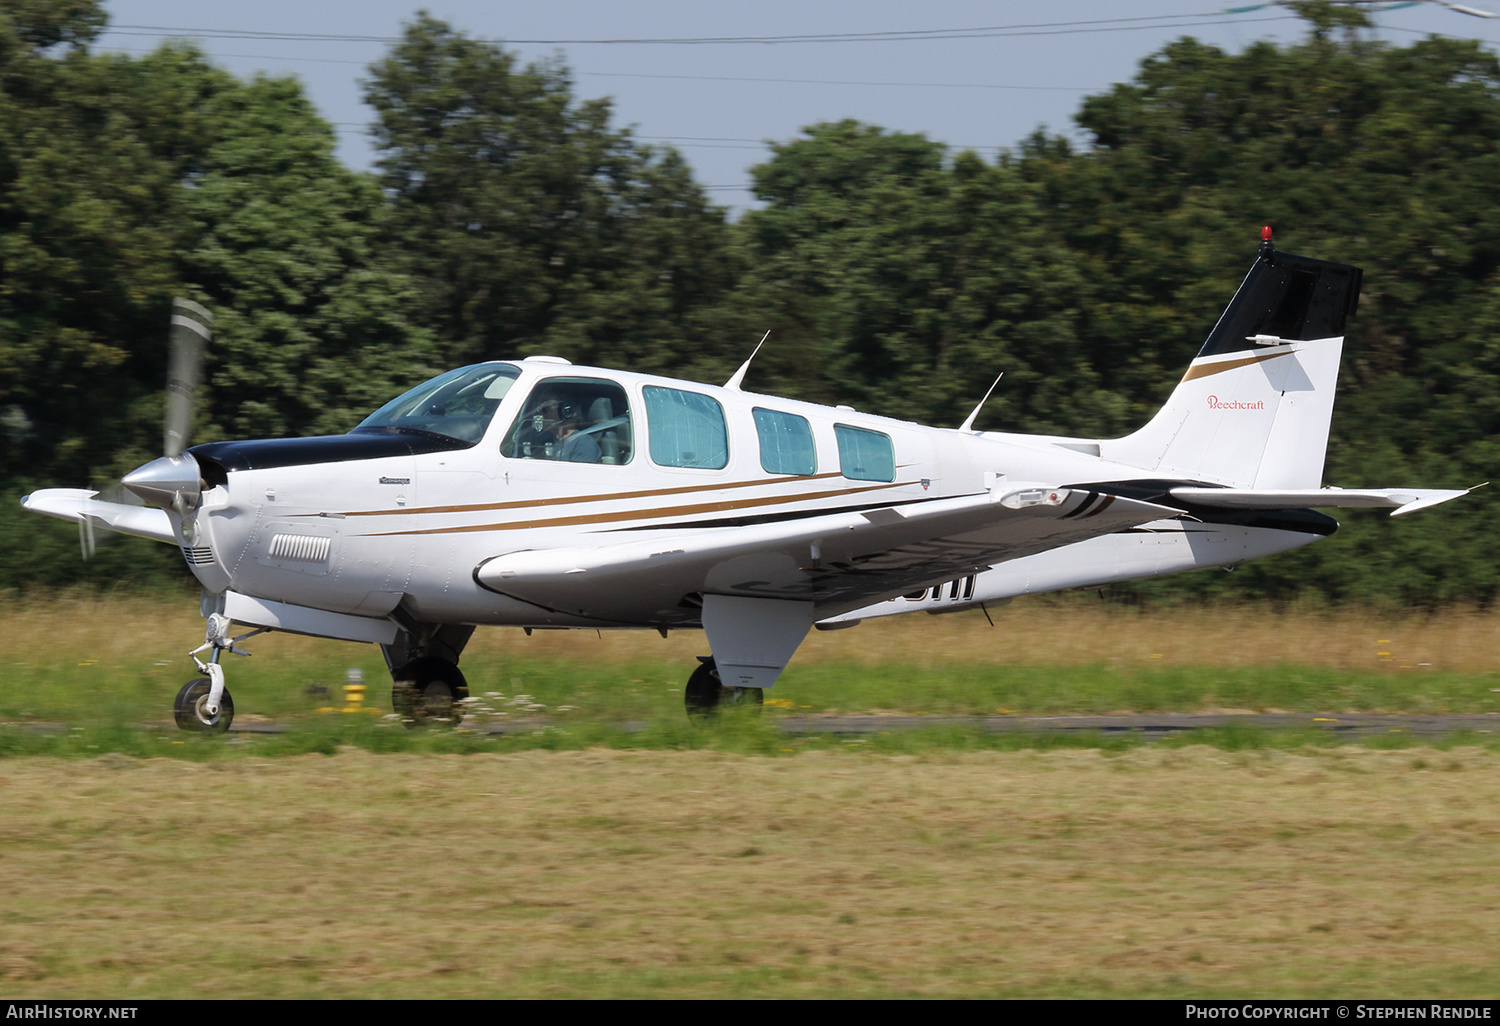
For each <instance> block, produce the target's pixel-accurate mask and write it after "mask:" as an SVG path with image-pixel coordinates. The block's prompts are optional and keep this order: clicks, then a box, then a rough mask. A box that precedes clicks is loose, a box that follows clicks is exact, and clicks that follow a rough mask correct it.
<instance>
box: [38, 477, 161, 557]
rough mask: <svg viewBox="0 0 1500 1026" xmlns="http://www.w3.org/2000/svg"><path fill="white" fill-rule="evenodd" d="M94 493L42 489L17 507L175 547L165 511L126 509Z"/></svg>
mask: <svg viewBox="0 0 1500 1026" xmlns="http://www.w3.org/2000/svg"><path fill="white" fill-rule="evenodd" d="M98 494H99V493H98V492H94V491H90V490H88V489H87V488H43V489H42V490H40V491H35V492H32V493H31V494H30V495H26V496H23V497H22V498H21V507H22V508H23V509H28V510H31V511H32V512H33V513H41V514H42V515H44V516H49V517H56V518H57V519H59V520H70V521H72V522H73V523H75V524H82V523H90V524H93V525H94V526H95V527H102V528H104V529H105V530H107V531H118V532H120V533H121V534H133V535H135V536H137V537H139V538H150V539H151V540H152V541H159V542H166V543H167V544H169V545H175V544H177V532H176V531H174V530H173V529H172V521H171V519H170V518H169V517H168V516H167V511H166V510H164V509H159V508H157V507H155V506H127V505H126V504H125V503H123V502H104V501H102V500H100V499H98V498H96V496H97V495H98Z"/></svg>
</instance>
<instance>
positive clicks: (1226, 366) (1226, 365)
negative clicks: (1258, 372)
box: [1182, 349, 1295, 381]
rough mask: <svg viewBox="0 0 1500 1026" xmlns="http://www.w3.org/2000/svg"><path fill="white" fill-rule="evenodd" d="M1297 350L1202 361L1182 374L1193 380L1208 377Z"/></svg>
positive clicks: (1185, 377) (1185, 378)
mask: <svg viewBox="0 0 1500 1026" xmlns="http://www.w3.org/2000/svg"><path fill="white" fill-rule="evenodd" d="M1293 352H1295V350H1291V349H1285V350H1282V351H1281V352H1279V353H1260V354H1258V355H1256V356H1247V357H1244V358H1243V359H1240V360H1225V361H1224V362H1223V363H1200V364H1198V365H1196V366H1193V367H1189V368H1188V369H1187V373H1186V374H1184V375H1183V376H1182V380H1183V381H1192V380H1193V379H1194V378H1206V377H1208V376H1209V375H1210V374H1218V373H1220V372H1221V371H1227V370H1234V369H1235V368H1236V367H1248V366H1250V365H1251V364H1252V363H1262V362H1264V361H1266V360H1274V359H1276V357H1278V356H1290V355H1291V354H1292V353H1293Z"/></svg>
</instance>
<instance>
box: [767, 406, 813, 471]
mask: <svg viewBox="0 0 1500 1026" xmlns="http://www.w3.org/2000/svg"><path fill="white" fill-rule="evenodd" d="M752 412H753V414H754V416H755V433H756V435H758V436H759V437H760V466H761V469H762V470H764V471H765V472H766V473H767V474H803V475H808V474H816V473H817V472H818V452H817V449H816V447H815V446H814V445H813V434H812V425H811V424H809V423H808V422H807V419H806V418H805V417H799V416H797V415H796V414H795V413H778V412H777V411H775V410H762V409H760V408H759V407H756V409H755V410H753V411H752Z"/></svg>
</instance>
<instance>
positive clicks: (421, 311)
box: [0, 0, 1500, 606]
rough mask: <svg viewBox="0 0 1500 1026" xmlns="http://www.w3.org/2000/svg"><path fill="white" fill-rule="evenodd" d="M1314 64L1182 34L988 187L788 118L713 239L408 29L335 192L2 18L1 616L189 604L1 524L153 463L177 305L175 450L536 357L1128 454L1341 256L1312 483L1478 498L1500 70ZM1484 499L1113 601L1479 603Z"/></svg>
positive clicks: (482, 62)
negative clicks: (1303, 262) (62, 490)
mask: <svg viewBox="0 0 1500 1026" xmlns="http://www.w3.org/2000/svg"><path fill="white" fill-rule="evenodd" d="M1298 6H1299V10H1300V11H1301V13H1302V14H1303V16H1304V18H1305V19H1306V22H1307V35H1306V38H1305V39H1303V40H1302V41H1301V42H1298V43H1296V44H1292V45H1286V46H1277V45H1273V44H1269V43H1257V44H1253V45H1251V46H1249V47H1248V48H1246V49H1245V50H1244V51H1243V52H1241V53H1227V52H1224V51H1221V50H1219V49H1217V48H1215V47H1212V46H1207V45H1205V44H1202V43H1200V42H1197V41H1194V40H1192V39H1186V38H1185V39H1181V40H1179V41H1177V42H1175V43H1172V44H1171V45H1169V46H1167V47H1166V48H1164V49H1163V50H1162V51H1161V52H1159V53H1156V54H1154V55H1152V56H1150V57H1148V58H1147V59H1146V60H1145V61H1143V62H1142V64H1141V67H1140V70H1139V72H1138V73H1137V75H1136V76H1135V77H1134V78H1133V79H1132V80H1131V81H1129V82H1126V83H1121V84H1119V85H1116V86H1114V87H1113V88H1112V89H1110V90H1109V91H1107V92H1105V93H1102V94H1099V95H1096V96H1091V97H1089V98H1087V99H1086V100H1085V101H1084V102H1083V104H1082V106H1081V108H1080V110H1079V112H1078V114H1077V120H1078V123H1079V125H1080V126H1081V127H1082V128H1083V129H1084V130H1085V132H1086V133H1087V135H1088V137H1089V140H1090V143H1089V145H1088V146H1086V147H1081V148H1080V147H1075V146H1073V145H1071V144H1069V143H1068V142H1067V141H1066V140H1064V139H1062V138H1060V137H1056V136H1049V135H1046V134H1044V133H1040V132H1039V133H1037V134H1035V135H1033V136H1032V137H1031V138H1029V139H1026V140H1024V141H1022V142H1021V143H1020V144H1019V145H1017V146H1016V147H1015V148H1014V149H1013V150H1010V151H1006V152H1003V153H1002V154H1001V156H999V157H998V158H997V159H995V160H992V161H987V160H984V159H982V158H980V157H979V156H977V155H976V154H974V153H972V152H967V151H966V152H956V153H955V152H952V151H950V150H948V149H947V148H946V147H944V146H943V145H941V144H939V143H936V142H934V141H932V140H930V139H928V138H926V137H925V136H922V135H917V134H907V133H898V132H891V131H887V130H884V129H882V128H879V127H877V126H873V125H867V124H860V123H855V122H838V123H829V124H821V125H814V126H811V127H809V128H807V129H805V130H804V131H803V133H802V134H800V135H799V136H798V137H797V138H794V139H791V140H787V141H784V142H778V143H773V144H771V146H770V154H769V157H768V159H767V160H765V162H763V163H762V164H760V165H759V166H757V167H755V168H754V169H753V171H752V174H753V178H754V190H755V194H756V196H757V198H758V200H759V201H760V204H759V206H758V207H757V208H756V209H754V210H751V211H749V212H748V213H746V214H745V215H744V216H743V217H741V218H740V219H739V220H738V221H737V222H732V221H730V219H729V218H728V216H727V214H726V212H725V211H724V210H723V209H722V208H719V207H716V206H715V205H713V204H712V203H711V202H709V200H708V199H707V197H706V194H705V192H704V190H703V188H702V187H701V186H700V185H699V184H698V183H697V182H696V181H695V180H694V178H693V175H692V172H691V169H690V168H689V167H688V166H687V164H686V163H685V162H684V161H683V159H682V158H681V156H680V155H679V154H678V153H677V152H676V151H674V150H672V149H670V148H663V147H653V146H646V145H643V144H641V143H640V142H638V141H637V140H636V139H634V138H633V137H632V135H631V133H630V132H629V131H628V130H626V129H621V128H618V127H616V126H614V125H613V124H612V115H611V110H610V105H609V102H608V101H607V100H583V99H580V98H578V97H577V96H576V94H575V90H574V88H573V83H572V81H571V79H570V77H569V73H568V69H567V68H566V67H565V66H564V65H562V64H561V63H559V62H557V61H542V62H536V63H531V64H523V63H522V62H521V61H520V60H519V59H518V58H517V57H516V56H515V55H514V54H512V53H509V52H507V51H505V50H504V49H503V48H501V47H498V46H495V45H493V44H490V43H487V42H482V41H478V40H475V39H472V38H469V37H467V36H465V35H464V34H463V33H461V32H458V31H456V30H454V29H453V28H451V27H450V26H448V25H446V24H444V23H442V22H440V21H438V20H436V19H434V18H431V17H430V16H427V15H425V14H418V15H416V16H415V17H414V18H413V20H412V21H411V22H410V23H409V24H408V25H407V26H406V28H405V31H404V34H403V36H402V38H401V39H400V41H399V42H397V43H396V44H394V45H393V46H392V47H391V48H390V49H389V51H388V52H387V53H386V54H385V56H383V57H382V58H381V59H380V60H379V61H377V62H376V63H375V64H374V65H372V66H371V67H370V69H369V71H368V77H367V79H366V82H365V94H366V100H367V101H368V102H369V104H370V105H371V107H372V108H373V109H374V111H375V122H374V125H373V126H372V133H373V138H374V141H375V146H376V151H377V155H378V159H377V165H376V169H375V171H374V172H372V173H359V172H354V171H351V170H350V169H348V168H345V167H344V166H342V165H341V164H340V163H339V162H338V161H337V160H336V159H335V157H334V136H333V131H332V129H331V127H330V126H329V125H328V124H327V122H325V121H324V120H323V119H322V118H321V117H319V116H318V114H317V112H316V110H315V109H314V108H313V107H312V105H311V104H310V103H309V102H308V100H307V98H306V96H305V94H304V93H303V91H302V88H301V86H300V84H299V83H297V82H296V81H295V80H293V79H285V78H270V77H264V76H257V77H255V78H253V79H250V80H244V79H240V78H237V77H235V76H232V75H230V74H228V73H226V72H224V71H222V70H220V69H217V68H215V67H214V66H213V64H212V63H211V62H210V61H209V60H208V58H207V57H206V56H205V55H204V54H203V53H202V52H201V51H199V50H198V49H196V48H195V47H193V46H191V45H187V44H182V43H173V44H168V45H165V46H162V47H160V48H159V49H157V50H156V51H155V52H153V53H150V54H148V55H145V56H142V57H127V56H123V55H119V54H110V53H102V52H95V50H94V49H92V44H93V43H94V41H95V40H96V39H97V37H98V34H99V33H100V32H101V31H102V30H103V27H104V25H105V18H104V15H103V12H102V8H101V6H100V4H99V3H98V2H97V0H0V435H3V438H0V441H3V446H4V453H5V457H4V461H3V464H0V490H3V494H0V499H3V503H0V587H12V588H13V587H17V586H29V585H35V586H47V585H53V584H58V583H63V582H67V581H72V580H83V579H88V580H95V581H102V582H113V581H131V580H141V579H148V578H151V577H153V576H159V575H164V574H167V575H170V574H174V573H180V568H176V565H175V561H176V554H175V553H173V552H171V551H170V550H169V549H167V548H166V547H164V546H152V545H151V544H150V543H139V544H137V543H135V542H134V541H132V540H119V541H117V542H115V543H112V544H109V545H106V546H103V547H101V549H100V552H99V554H98V555H97V556H96V557H95V559H94V560H92V561H91V562H89V563H87V564H85V563H82V562H81V561H80V560H79V559H78V557H77V554H76V553H77V547H76V543H75V541H74V539H73V535H72V534H71V533H70V531H69V529H68V528H67V526H66V525H61V524H57V523H55V522H51V521H45V520H43V519H42V518H38V517H35V516H30V515H26V514H24V513H22V512H21V511H20V510H19V508H18V506H17V504H16V499H17V498H18V497H19V496H20V495H21V494H23V493H24V492H25V491H27V490H29V489H30V488H33V487H41V486H45V485H66V486H84V485H88V486H92V487H100V488H105V489H106V490H107V489H108V488H109V487H111V486H112V485H113V483H114V482H115V481H116V480H117V479H118V477H119V475H120V474H121V473H122V472H124V471H126V470H128V469H130V468H131V467H133V466H136V465H138V464H140V463H142V462H145V461H146V460H148V459H150V458H151V457H152V456H154V455H156V454H157V453H158V452H159V450H160V446H161V423H162V383H163V381H164V378H165V369H166V348H167V332H166V327H165V326H166V324H167V322H168V317H169V309H170V303H171V298H172V296H174V295H185V296H188V297H190V298H193V299H195V300H197V301H198V302H200V303H202V304H204V305H205V306H207V307H208V308H209V309H210V310H212V311H213V313H214V315H215V319H216V320H215V336H214V342H213V345H212V348H211V351H210V354H209V359H208V365H207V368H206V374H205V378H206V380H205V383H204V386H205V387H204V389H203V392H202V395H201V397H200V410H199V415H198V427H197V429H196V431H195V436H194V440H195V441H200V442H201V441H210V440H214V439H219V438H231V437H253V436H260V437H264V436H280V435H295V434H310V433H332V432H338V431H343V430H347V429H348V428H349V427H351V426H352V425H353V424H354V423H356V422H357V421H358V420H360V419H361V418H362V417H363V416H364V415H366V414H367V413H368V412H369V411H370V410H372V409H374V408H375V407H376V406H378V405H379V404H380V403H381V402H383V401H384V400H385V399H387V398H389V397H390V396H392V395H395V394H396V393H398V392H400V391H401V390H403V389H404V388H406V387H408V386H409V385H411V384H413V383H415V382H417V381H419V380H421V379H423V378H425V377H428V376H430V375H431V374H433V373H435V372H437V371H438V370H440V369H445V368H447V367H450V366H456V365H459V364H462V363H466V362H472V361H475V360H480V359H495V358H510V357H515V356H523V355H529V354H533V353H552V354H556V355H559V356H565V357H568V358H569V359H572V360H574V361H575V362H581V363H590V364H598V365H603V366H611V367H622V368H630V369H635V370H644V371H650V372H659V373H670V374H673V375H675V376H679V377H686V378H691V379H697V380H705V381H710V382H717V381H722V380H724V378H726V377H727V376H728V374H729V373H730V371H731V370H732V369H733V368H734V367H735V366H736V365H738V364H739V363H740V362H741V361H742V360H743V359H744V357H745V355H746V354H747V353H748V351H749V349H750V348H751V347H752V346H753V344H754V343H755V341H756V340H758V339H759V337H760V335H761V334H762V333H763V332H765V331H766V330H770V331H771V342H770V344H769V345H768V346H767V347H766V350H765V351H764V352H763V353H762V354H761V356H760V357H759V358H758V359H757V361H756V364H755V365H754V366H753V367H752V370H751V373H750V377H749V381H748V382H747V385H748V387H751V388H753V389H756V390H760V391H766V392H771V393H776V394H783V395H791V396H796V397H799V398H805V399H810V400H813V401H819V402H840V403H849V404H853V405H855V406H857V407H859V408H860V409H864V410H869V411H871V412H877V413H881V414H886V415H889V416H896V417H903V418H910V419H914V420H919V421H922V422H926V423H931V424H938V425H944V426H956V425H957V424H958V422H959V421H961V420H962V419H963V417H964V415H965V414H966V413H967V411H968V409H969V408H970V407H972V405H973V404H974V402H976V401H977V400H978V398H979V396H980V395H981V394H982V393H983V390H984V388H985V387H986V386H987V384H988V382H989V380H990V379H992V378H993V376H994V375H995V374H996V373H998V372H1000V371H1002V370H1003V371H1005V380H1004V382H1003V384H1002V387H1001V389H1000V391H999V394H998V396H997V398H996V399H994V400H992V401H991V402H990V404H989V405H988V407H987V408H986V411H985V413H984V416H983V417H982V418H981V421H980V423H979V426H980V427H987V428H994V429H1004V430H1016V431H1036V432H1048V433H1065V434H1072V435H1095V436H1112V435H1116V434H1123V433H1126V432H1128V431H1130V430H1132V429H1134V428H1135V427H1137V426H1139V425H1140V424H1141V423H1143V422H1144V421H1145V420H1146V419H1148V418H1149V416H1150V415H1151V414H1152V413H1153V412H1154V410H1155V409H1156V407H1157V406H1158V405H1159V404H1160V403H1161V402H1162V401H1163V399H1164V398H1165V396H1166V394H1167V393H1168V392H1169V391H1170V390H1171V387H1172V385H1173V384H1174V383H1175V381H1176V380H1177V378H1178V377H1180V375H1181V371H1182V368H1183V367H1184V366H1185V365H1186V363H1187V361H1188V360H1189V359H1190V358H1191V356H1192V354H1193V353H1194V351H1195V350H1196V348H1197V346H1198V345H1199V344H1200V343H1201V341H1202V339H1203V337H1204V336H1205V334H1206V333H1207V332H1208V330H1209V328H1210V327H1211V326H1212V324H1213V322H1214V320H1215V318H1216V317H1217V315H1218V314H1219V312H1220V311H1221V310H1222V309H1223V307H1224V305H1225V304H1226V302H1227V300H1228V298H1229V296H1230V295H1231V294H1232V293H1233V291H1234V289H1235V287H1236V285H1237V284H1238V280H1239V278H1240V276H1241V275H1243V273H1244V271H1245V270H1246V269H1247V268H1248V266H1249V263H1250V261H1251V259H1252V258H1253V255H1254V245H1255V241H1256V239H1257V238H1258V231H1259V227H1260V225H1262V224H1271V225H1272V226H1273V227H1275V229H1276V238H1277V244H1278V246H1279V247H1280V248H1283V249H1287V250H1291V251H1294V252H1301V253H1306V254H1308V255H1312V256H1318V257H1323V258H1326V259H1334V260H1340V261H1343V262H1347V263H1353V264H1358V265H1360V266H1361V267H1363V268H1364V269H1365V279H1364V280H1365V286H1364V293H1363V295H1362V297H1361V303H1360V309H1359V313H1358V315H1357V317H1356V318H1355V320H1354V322H1353V324H1352V328H1351V333H1350V338H1349V341H1348V343H1347V346H1346V359H1345V368H1344V373H1343V377H1342V379H1341V388H1340V394H1339V399H1338V405H1337V407H1336V411H1335V416H1334V427H1333V438H1332V440H1331V445H1330V451H1329V458H1328V469H1327V475H1326V476H1327V479H1328V480H1329V481H1330V482H1331V483H1338V484H1343V485H1346V486H1356V485H1362V484H1367V485H1384V484H1423V485H1439V486H1465V485H1471V484H1475V483H1477V482H1479V481H1482V480H1485V479H1487V478H1488V477H1490V476H1491V475H1492V474H1493V473H1494V472H1495V471H1494V469H1493V468H1495V466H1496V460H1495V456H1496V448H1497V443H1496V441H1495V438H1496V430H1497V428H1500V340H1497V339H1500V205H1497V204H1496V203H1495V202H1494V201H1492V200H1491V199H1490V197H1489V195H1488V191H1489V186H1490V185H1491V183H1493V182H1495V181H1497V180H1500V64H1497V61H1496V58H1495V57H1494V56H1493V55H1492V54H1490V53H1489V52H1487V51H1486V50H1484V49H1482V48H1481V47H1479V46H1478V45H1477V44H1474V43H1470V42H1463V41H1457V40H1450V39H1438V38H1430V39H1426V40H1422V41H1419V42H1416V43H1413V44H1411V45H1410V46H1406V47H1396V46H1391V45H1388V44H1384V43H1378V42H1373V41H1370V40H1368V39H1366V38H1364V37H1363V36H1362V35H1361V34H1360V32H1359V31H1358V25H1357V23H1358V21H1359V16H1358V15H1357V14H1352V13H1350V12H1349V11H1347V10H1344V9H1340V8H1334V7H1332V6H1330V5H1328V4H1324V3H1319V2H1308V3H1303V4H1300V5H1298ZM1493 509H1494V507H1493V505H1492V504H1491V503H1489V502H1488V501H1487V496H1485V494H1484V493H1482V492H1481V493H1478V494H1476V495H1475V496H1474V497H1472V498H1470V499H1467V500H1461V501H1460V502H1457V503H1452V504H1449V505H1447V506H1444V507H1441V508H1439V509H1436V510H1431V511H1427V512H1424V513H1422V514H1419V515H1417V516H1414V517H1412V518H1409V519H1406V518H1403V519H1402V520H1398V521H1395V522H1394V523H1392V522H1390V521H1389V519H1388V518H1387V517H1385V516H1384V515H1383V514H1377V513H1354V514H1350V515H1346V516H1344V517H1343V518H1342V519H1343V520H1344V524H1345V526H1344V530H1343V531H1342V532H1340V534H1338V535H1336V536H1335V538H1334V539H1333V540H1331V541H1329V542H1325V543H1322V544H1320V545H1318V546H1315V547H1314V548H1312V549H1309V550H1305V551H1304V552H1299V553H1295V554H1291V555H1288V556H1284V557H1279V558H1276V559H1271V560H1266V561H1261V562H1259V563H1253V564H1249V565H1247V566H1246V567H1244V568H1243V569H1242V570H1240V571H1239V572H1237V573H1236V574H1234V575H1232V576H1227V575H1224V574H1219V573H1213V572H1205V573H1201V574H1192V575H1185V576H1182V577H1179V578H1174V579H1172V580H1170V581H1162V582H1151V583H1149V584H1142V585H1136V586H1132V587H1129V588H1122V589H1120V592H1121V593H1122V594H1125V595H1127V596H1131V597H1136V598H1146V597H1172V598H1177V599H1188V598H1200V597H1226V596H1245V597H1267V596H1269V597H1273V598H1277V599H1290V598H1293V597H1296V596H1298V595H1299V594H1307V593H1311V594H1317V595H1321V596H1323V597H1326V598H1329V599H1332V600H1339V601H1346V600H1353V601H1362V602H1383V603H1401V604H1419V605H1429V606H1432V605H1441V604H1447V603H1453V602H1473V603H1480V604H1485V603H1488V602H1490V601H1491V600H1492V599H1493V598H1494V597H1495V595H1496V591H1497V587H1500V561H1497V559H1496V558H1495V557H1494V554H1493V553H1492V552H1491V551H1490V544H1489V540H1490V539H1491V538H1493V537H1495V536H1496V531H1495V529H1496V527H1497V526H1500V525H1497V523H1496V514H1495V513H1494V512H1493Z"/></svg>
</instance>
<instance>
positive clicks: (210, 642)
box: [172, 613, 270, 734]
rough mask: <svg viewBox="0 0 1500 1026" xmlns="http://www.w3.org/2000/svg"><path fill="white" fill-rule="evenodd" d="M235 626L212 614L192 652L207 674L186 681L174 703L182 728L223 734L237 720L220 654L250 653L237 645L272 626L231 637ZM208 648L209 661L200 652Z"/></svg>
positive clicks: (174, 710)
mask: <svg viewBox="0 0 1500 1026" xmlns="http://www.w3.org/2000/svg"><path fill="white" fill-rule="evenodd" d="M232 625H233V621H231V620H230V619H229V617H227V616H225V615H224V614H222V613H210V614H209V615H208V630H207V631H206V632H205V637H204V641H203V644H201V645H199V646H198V647H197V648H195V649H193V650H192V651H191V652H189V653H188V655H190V656H191V657H192V659H193V662H195V663H197V664H198V672H199V673H201V674H203V676H201V677H195V678H193V679H192V680H190V681H188V682H187V683H186V684H184V685H183V686H182V690H180V691H178V692H177V699H176V701H175V702H173V704H172V715H173V717H174V718H175V719H176V720H177V726H178V727H179V728H181V729H182V730H188V731H193V732H195V733H200V734H222V733H224V732H225V731H226V730H228V729H229V725H230V724H231V723H233V722H234V699H233V698H230V697H229V690H228V689H227V688H226V687H224V667H222V666H220V665H219V656H220V654H221V653H223V652H233V653H234V654H235V655H242V656H248V655H249V654H250V653H249V652H246V651H244V650H243V649H240V648H237V647H235V646H237V645H238V644H239V643H240V642H242V641H245V640H246V639H248V638H253V637H255V636H256V635H257V634H264V633H266V632H267V631H268V630H270V628H269V627H261V628H259V629H258V630H253V631H251V632H250V633H248V634H241V635H240V636H239V637H237V638H234V639H233V640H231V639H230V637H229V628H230V627H231V626H232ZM205 649H207V650H208V653H209V655H208V662H206V663H205V662H204V661H203V660H202V659H199V658H198V653H200V652H202V651H204V650H205Z"/></svg>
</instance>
